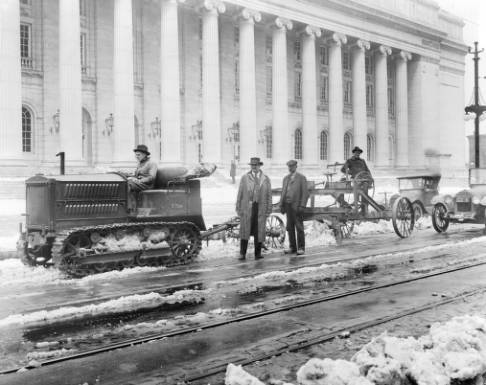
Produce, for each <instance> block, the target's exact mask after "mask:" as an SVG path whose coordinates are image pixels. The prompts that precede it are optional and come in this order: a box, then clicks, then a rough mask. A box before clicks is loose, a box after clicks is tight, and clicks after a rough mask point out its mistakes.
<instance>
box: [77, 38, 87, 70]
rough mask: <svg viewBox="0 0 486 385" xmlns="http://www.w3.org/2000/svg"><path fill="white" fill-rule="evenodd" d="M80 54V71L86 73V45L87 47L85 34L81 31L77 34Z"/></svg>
mask: <svg viewBox="0 0 486 385" xmlns="http://www.w3.org/2000/svg"><path fill="white" fill-rule="evenodd" d="M79 44H80V54H81V56H80V57H81V72H82V73H83V74H86V73H87V72H88V47H87V34H86V32H81V35H80V36H79Z"/></svg>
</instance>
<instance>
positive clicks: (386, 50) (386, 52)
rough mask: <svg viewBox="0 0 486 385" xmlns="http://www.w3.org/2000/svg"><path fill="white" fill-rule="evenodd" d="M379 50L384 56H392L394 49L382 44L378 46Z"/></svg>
mask: <svg viewBox="0 0 486 385" xmlns="http://www.w3.org/2000/svg"><path fill="white" fill-rule="evenodd" d="M378 52H379V53H380V54H382V55H384V56H390V55H391V53H392V49H391V48H390V47H388V46H386V45H380V46H379V47H378Z"/></svg>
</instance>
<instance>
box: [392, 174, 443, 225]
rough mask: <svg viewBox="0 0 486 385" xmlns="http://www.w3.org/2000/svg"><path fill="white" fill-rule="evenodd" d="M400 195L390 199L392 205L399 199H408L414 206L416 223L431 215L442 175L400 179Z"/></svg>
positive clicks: (423, 175)
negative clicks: (426, 215)
mask: <svg viewBox="0 0 486 385" xmlns="http://www.w3.org/2000/svg"><path fill="white" fill-rule="evenodd" d="M397 179H398V189H399V191H400V193H399V194H396V195H393V196H392V197H391V198H390V203H391V204H393V201H394V200H395V199H396V198H397V197H398V196H402V197H407V198H408V199H409V200H410V201H411V202H412V205H413V211H414V213H415V221H417V220H418V219H419V218H420V217H422V216H424V215H425V214H430V213H431V212H432V208H433V207H434V204H433V203H432V199H433V198H434V197H435V196H437V195H438V194H439V191H438V186H439V181H440V174H422V175H412V176H402V177H398V178H397Z"/></svg>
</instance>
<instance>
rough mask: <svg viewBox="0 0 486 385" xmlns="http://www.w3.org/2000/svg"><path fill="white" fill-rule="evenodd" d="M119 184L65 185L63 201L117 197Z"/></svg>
mask: <svg viewBox="0 0 486 385" xmlns="http://www.w3.org/2000/svg"><path fill="white" fill-rule="evenodd" d="M119 188H120V183H66V184H65V186H64V199H98V198H102V199H103V198H113V197H118V196H119V191H118V190H119Z"/></svg>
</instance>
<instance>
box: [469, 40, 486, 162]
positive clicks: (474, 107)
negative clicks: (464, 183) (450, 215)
mask: <svg viewBox="0 0 486 385" xmlns="http://www.w3.org/2000/svg"><path fill="white" fill-rule="evenodd" d="M468 50H469V53H472V54H474V57H473V61H474V104H471V105H469V106H466V108H464V111H465V112H466V115H467V114H469V113H474V114H475V115H476V116H475V117H474V167H475V168H479V118H480V117H481V115H482V113H483V112H486V106H482V105H480V104H479V84H478V81H479V74H478V64H479V63H478V62H479V54H480V53H481V52H483V51H484V49H481V50H480V51H478V42H477V41H475V42H474V51H472V49H471V47H469V49H468Z"/></svg>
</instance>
